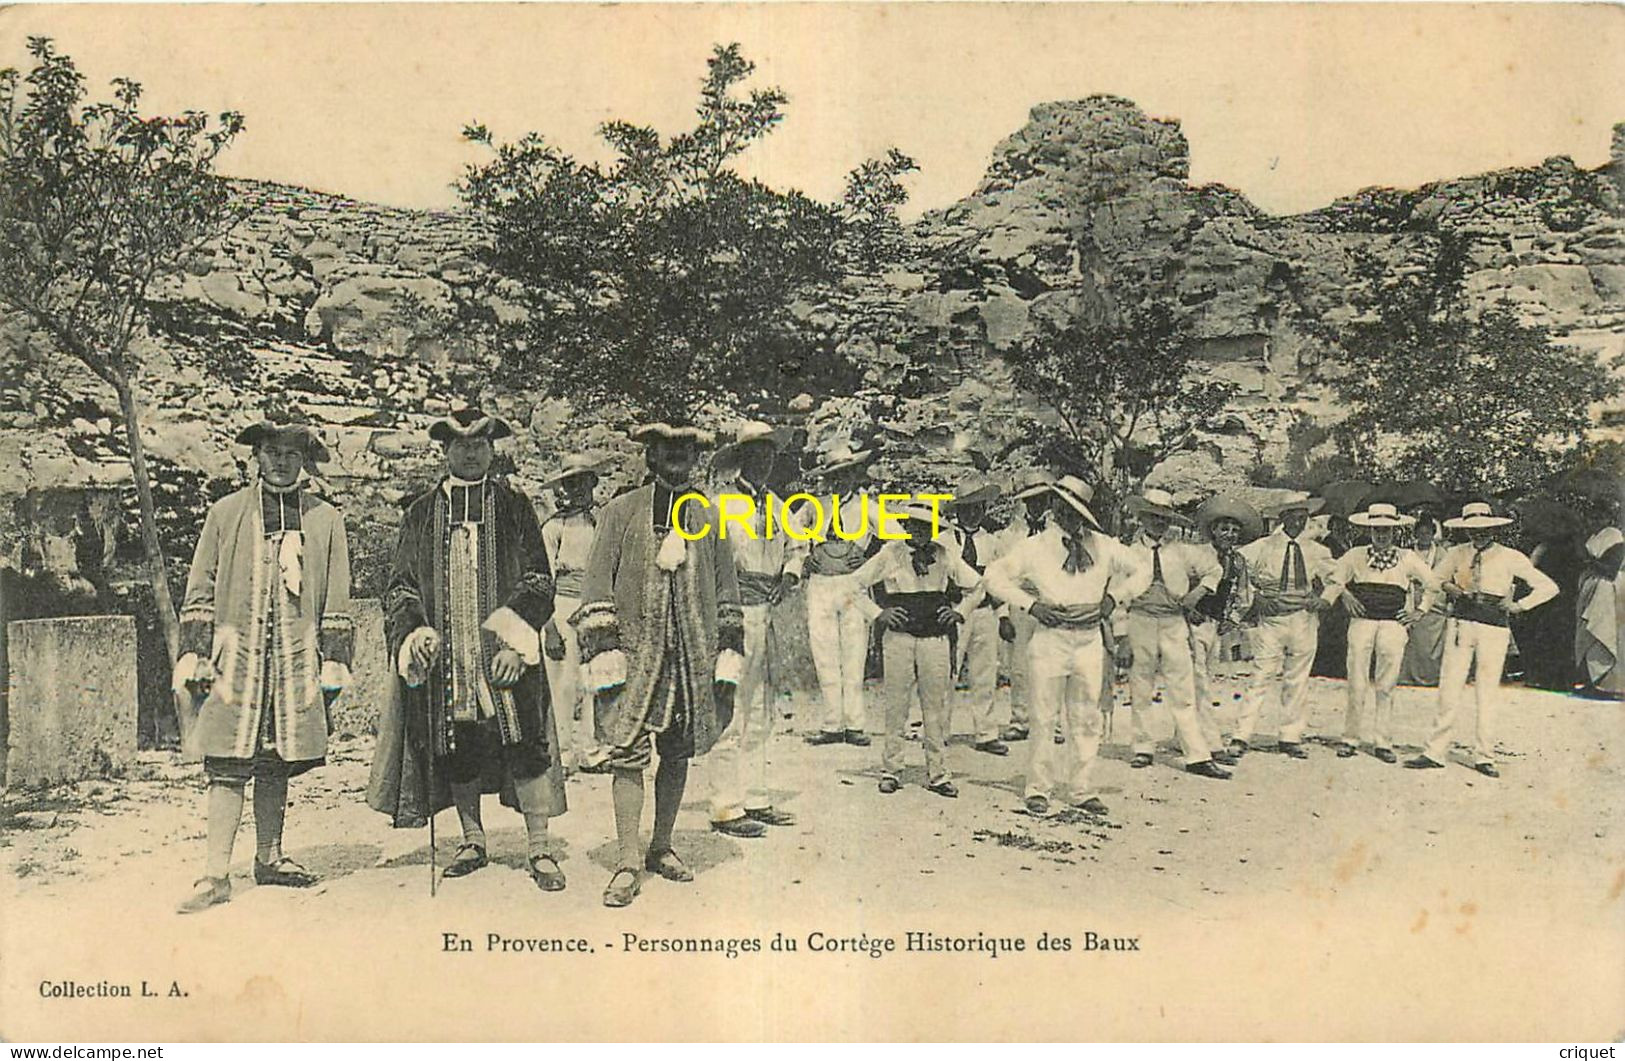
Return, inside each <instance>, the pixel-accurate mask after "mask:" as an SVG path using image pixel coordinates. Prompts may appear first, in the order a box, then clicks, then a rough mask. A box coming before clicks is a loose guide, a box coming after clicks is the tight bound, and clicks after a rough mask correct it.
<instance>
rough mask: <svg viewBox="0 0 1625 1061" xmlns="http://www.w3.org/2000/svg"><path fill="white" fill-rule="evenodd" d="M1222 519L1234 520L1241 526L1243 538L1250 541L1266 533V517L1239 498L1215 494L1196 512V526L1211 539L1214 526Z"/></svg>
mask: <svg viewBox="0 0 1625 1061" xmlns="http://www.w3.org/2000/svg"><path fill="white" fill-rule="evenodd" d="M1221 519H1233V520H1235V521H1236V522H1237V523H1239V524H1241V536H1242V537H1243V538H1246V539H1247V540H1248V541H1251V540H1252V539H1254V538H1256V537H1258V536H1259V535H1260V534H1263V533H1264V517H1263V516H1260V515H1259V514H1258V509H1256V508H1254V507H1253V506H1251V505H1249V504H1248V503H1247V502H1245V501H1243V500H1242V499H1241V498H1239V497H1226V496H1224V495H1223V494H1215V495H1214V496H1212V497H1210V498H1208V499H1207V500H1206V501H1204V502H1202V504H1201V507H1200V508H1198V509H1197V510H1196V525H1197V526H1198V527H1200V528H1201V529H1202V533H1204V534H1207V535H1209V536H1210V537H1211V536H1212V533H1213V531H1212V528H1213V524H1215V523H1217V522H1218V521H1219V520H1221Z"/></svg>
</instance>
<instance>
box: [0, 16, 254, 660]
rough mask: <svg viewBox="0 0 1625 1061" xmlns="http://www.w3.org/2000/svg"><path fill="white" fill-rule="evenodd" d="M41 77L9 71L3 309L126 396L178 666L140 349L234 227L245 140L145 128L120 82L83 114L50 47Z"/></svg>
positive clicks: (231, 129) (193, 116) (149, 539)
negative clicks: (165, 281) (175, 290)
mask: <svg viewBox="0 0 1625 1061" xmlns="http://www.w3.org/2000/svg"><path fill="white" fill-rule="evenodd" d="M28 49H29V54H30V55H32V56H33V59H34V67H33V69H32V70H31V71H30V72H29V73H28V74H27V75H23V74H21V73H20V72H19V71H17V70H15V69H7V70H4V71H0V308H4V309H6V310H9V311H12V312H14V313H17V314H20V315H21V316H22V317H23V318H24V319H26V320H27V322H28V323H29V325H30V326H31V327H32V328H33V329H34V330H35V331H36V332H38V333H40V334H42V335H44V336H45V338H46V340H47V341H48V342H49V344H50V346H51V347H52V348H54V349H55V350H56V351H58V352H60V353H61V354H64V355H67V356H68V357H71V358H73V359H75V360H76V361H78V362H80V363H81V364H83V365H84V366H85V367H86V368H87V369H89V370H90V372H91V373H93V374H94V375H95V376H96V377H97V378H98V379H100V380H102V381H103V382H105V383H106V384H108V385H109V386H110V387H112V389H113V391H114V392H115V393H116V394H117V396H118V402H119V408H120V410H121V411H122V414H123V419H124V431H125V436H126V438H127V440H128V445H129V460H130V470H131V472H132V474H133V476H134V479H135V489H136V495H137V498H138V501H139V505H140V512H141V536H142V541H143V545H144V550H145V553H146V558H147V563H148V567H149V570H150V574H151V577H152V585H153V593H154V597H155V601H156V604H157V608H158V613H159V615H160V617H161V619H162V622H163V624H164V637H165V641H166V642H167V644H168V647H169V651H170V655H171V658H174V656H175V655H176V654H177V653H178V649H179V643H180V635H179V627H178V625H177V622H176V616H175V607H174V602H173V599H172V597H171V595H170V590H169V581H168V577H167V575H166V572H165V566H164V556H163V548H162V545H161V543H160V540H159V534H158V525H157V520H156V517H155V506H154V503H153V495H152V483H151V480H150V477H149V474H148V469H147V460H146V454H145V450H144V449H143V447H142V443H141V431H140V423H139V419H138V415H137V402H136V393H135V375H136V371H137V369H138V368H139V364H138V357H137V354H136V343H137V340H138V339H139V338H141V337H142V336H143V335H144V334H146V332H147V330H148V328H149V326H150V325H151V323H152V319H151V311H152V303H151V302H150V301H149V299H150V298H151V296H152V295H153V292H154V290H155V284H157V282H158V281H159V280H160V278H162V277H164V276H166V275H167V274H172V273H174V272H176V271H177V270H178V269H179V268H180V267H181V265H182V263H183V262H184V261H185V260H186V259H187V258H188V257H189V256H190V255H191V254H192V253H193V252H194V251H195V250H197V249H198V248H199V247H200V246H201V245H202V244H203V243H205V242H206V241H208V240H209V239H211V238H213V237H215V236H217V235H219V234H221V233H222V232H223V231H224V230H225V229H226V228H228V227H229V224H230V219H231V209H230V207H229V205H228V189H227V187H226V185H225V184H224V182H222V181H221V180H220V179H219V178H217V177H216V176H215V174H214V163H215V160H216V159H217V158H218V156H219V155H220V153H221V152H222V151H223V150H225V148H226V147H227V145H229V144H230V143H231V141H232V140H233V139H234V138H235V137H236V136H237V134H238V133H239V132H240V131H241V130H242V127H243V120H242V116H241V115H239V114H236V113H234V112H227V113H224V114H221V115H219V117H218V120H216V121H211V120H210V119H209V117H208V116H206V115H204V114H201V113H199V112H196V111H187V112H185V113H183V114H181V115H180V116H179V117H172V118H170V117H143V116H142V115H141V114H140V112H139V110H138V107H139V104H140V101H141V86H140V85H138V84H137V83H135V82H134V81H130V80H127V79H124V78H119V79H117V80H115V81H114V82H113V100H112V101H111V102H90V103H86V102H85V86H84V77H83V76H82V75H81V74H80V73H79V71H78V69H77V68H76V67H75V66H74V64H73V61H72V59H70V58H69V57H68V56H65V55H59V54H58V53H57V52H56V50H55V48H54V46H53V45H52V43H51V41H50V40H49V39H48V38H44V37H33V38H30V39H29V42H28Z"/></svg>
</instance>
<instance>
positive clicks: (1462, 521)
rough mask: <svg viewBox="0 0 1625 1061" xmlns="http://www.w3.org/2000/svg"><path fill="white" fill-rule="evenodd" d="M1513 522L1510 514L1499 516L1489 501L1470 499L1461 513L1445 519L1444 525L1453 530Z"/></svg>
mask: <svg viewBox="0 0 1625 1061" xmlns="http://www.w3.org/2000/svg"><path fill="white" fill-rule="evenodd" d="M1511 522H1512V517H1510V516H1497V515H1496V514H1495V510H1494V509H1492V508H1490V506H1489V503H1488V502H1486V501H1470V502H1468V503H1467V504H1465V505H1463V506H1462V507H1461V515H1459V516H1457V517H1455V518H1454V519H1447V520H1445V521H1444V525H1445V526H1446V527H1448V528H1450V529H1451V530H1489V529H1491V528H1492V527H1505V526H1507V525H1508V524H1510V523H1511Z"/></svg>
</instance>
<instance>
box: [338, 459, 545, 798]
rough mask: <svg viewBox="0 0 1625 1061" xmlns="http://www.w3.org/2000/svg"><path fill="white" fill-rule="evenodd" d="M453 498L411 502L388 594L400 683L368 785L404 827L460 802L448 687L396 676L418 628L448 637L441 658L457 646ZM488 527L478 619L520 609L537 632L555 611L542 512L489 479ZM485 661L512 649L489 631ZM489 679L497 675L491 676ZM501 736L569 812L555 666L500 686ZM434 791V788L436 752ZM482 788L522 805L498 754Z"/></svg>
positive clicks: (388, 634) (381, 728)
mask: <svg viewBox="0 0 1625 1061" xmlns="http://www.w3.org/2000/svg"><path fill="white" fill-rule="evenodd" d="M448 509H449V502H448V500H447V498H446V494H445V492H444V491H443V490H442V489H441V487H440V486H439V485H436V486H435V487H434V488H433V489H431V490H429V491H427V492H426V493H424V494H422V495H420V496H419V497H417V498H415V499H413V500H412V502H411V503H410V504H409V505H408V506H407V508H406V513H405V516H404V517H403V519H402V521H401V536H400V542H399V544H398V545H397V547H396V550H395V565H394V570H393V573H392V575H391V578H390V583H389V588H388V590H387V591H386V592H385V594H384V638H385V642H386V644H387V646H388V649H389V656H388V658H389V664H390V669H391V671H392V672H395V680H394V682H393V685H392V692H391V695H390V698H389V701H388V703H386V704H385V707H384V711H383V713H382V715H381V716H380V718H379V721H378V746H377V750H376V752H375V754H374V758H373V764H372V775H371V777H370V778H369V780H368V784H367V804H368V806H370V807H372V808H373V809H374V810H377V811H380V812H382V813H384V814H387V815H389V816H390V819H391V821H392V823H393V824H394V825H395V826H397V827H416V826H422V825H425V824H427V823H428V817H429V815H430V814H431V813H434V812H437V811H441V810H444V809H445V808H447V807H449V806H451V788H450V785H449V783H448V782H447V779H446V776H445V771H444V770H443V769H439V768H438V767H439V763H440V760H441V759H443V758H444V756H445V755H446V754H447V753H448V752H450V751H451V750H452V749H453V747H454V746H455V741H456V732H455V729H454V727H453V725H452V719H451V712H450V708H449V705H448V703H447V700H448V696H449V689H448V685H449V683H448V682H447V681H445V680H444V679H443V678H442V677H439V676H436V675H432V676H431V677H430V679H429V680H428V681H426V682H425V683H424V684H423V685H421V686H417V687H412V686H408V685H407V684H406V681H405V679H403V678H401V677H400V675H399V673H398V671H396V663H397V661H398V660H399V658H400V651H401V645H402V643H403V642H404V641H405V640H406V638H407V636H408V635H410V634H411V633H412V632H413V631H414V630H416V629H418V628H419V627H421V626H431V627H434V628H435V629H437V630H439V631H440V634H441V642H442V645H443V646H444V647H443V648H442V650H441V658H442V659H444V658H445V657H446V654H447V653H449V651H450V649H451V642H450V630H449V624H450V616H449V613H448V610H447V608H446V605H445V599H446V596H447V592H448V590H447V587H448V579H447V568H448V563H447V555H448V552H449V549H450V541H451V523H450V519H449V517H448ZM484 516H485V518H484V521H483V522H482V523H481V525H480V538H479V542H480V544H479V571H480V580H479V581H480V585H479V604H478V611H479V621H480V622H482V623H483V622H484V620H485V618H486V617H488V616H489V615H490V614H491V613H492V612H494V611H496V610H497V609H499V608H503V607H506V608H510V609H512V610H513V611H514V612H515V613H516V614H517V615H518V616H519V618H521V619H523V620H524V621H525V623H527V624H529V626H530V627H531V628H532V629H533V630H537V631H540V630H541V629H542V628H543V627H544V626H545V625H546V624H547V621H548V620H549V619H550V618H552V615H553V575H552V571H551V569H550V568H549V566H548V562H547V550H546V548H544V546H543V544H542V530H541V524H540V523H539V522H538V521H537V519H536V510H535V509H534V508H533V507H532V506H531V503H530V500H529V499H528V498H527V497H525V495H524V494H522V493H520V492H519V491H517V490H515V489H514V488H513V487H511V486H509V485H507V483H505V482H502V481H500V480H495V479H487V480H486V482H485V510H484ZM480 636H481V639H482V642H483V644H482V651H481V658H482V659H483V661H484V663H485V665H486V667H487V668H489V666H490V662H491V659H492V658H493V657H494V656H495V655H496V653H497V652H498V651H499V650H500V649H501V648H502V647H503V646H502V643H501V642H500V641H499V640H498V639H497V637H496V635H495V634H493V633H491V632H489V631H486V630H483V629H482V630H481V632H480ZM486 677H487V680H489V677H490V674H489V669H487V673H486ZM492 692H493V693H494V694H496V696H497V698H498V700H499V701H500V703H499V710H498V712H497V715H498V718H497V722H498V727H499V731H500V734H501V740H502V743H503V744H504V745H507V746H508V748H509V749H510V750H511V752H512V753H513V754H514V755H515V757H516V758H518V759H520V760H524V761H531V762H535V763H537V764H538V765H543V768H544V770H545V772H546V775H547V777H548V781H549V786H548V787H549V790H550V793H551V795H552V799H551V801H550V802H551V804H552V805H551V806H550V807H549V808H548V813H549V814H550V815H555V816H556V815H558V814H562V813H564V810H565V807H566V803H565V797H564V771H563V768H562V766H561V765H560V762H559V742H558V736H557V730H556V726H555V722H554V718H553V710H552V704H551V699H550V697H551V694H550V692H549V689H548V685H547V673H546V669H545V668H543V667H541V666H533V667H526V668H525V671H524V673H523V674H522V675H521V677H520V679H519V681H518V683H517V684H516V685H514V686H513V687H512V688H511V689H507V690H500V691H499V690H496V689H495V688H493V690H492ZM431 753H432V755H433V756H434V760H435V765H436V767H437V769H436V770H435V771H434V785H433V789H434V791H433V792H432V793H431V792H430V786H429V775H430V770H429V767H430V765H431V764H430V755H431ZM481 789H482V791H485V792H499V793H501V796H502V802H503V803H505V804H507V805H508V806H511V807H517V806H518V800H517V799H516V797H515V795H514V792H513V785H512V778H510V777H508V776H507V773H506V771H504V770H503V768H502V762H501V761H500V760H498V759H497V758H496V757H489V761H486V762H484V763H482V769H481Z"/></svg>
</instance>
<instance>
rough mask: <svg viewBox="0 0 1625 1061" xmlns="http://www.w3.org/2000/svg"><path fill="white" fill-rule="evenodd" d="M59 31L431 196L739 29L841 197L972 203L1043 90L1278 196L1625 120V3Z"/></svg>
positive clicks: (1578, 142)
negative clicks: (898, 169) (864, 174)
mask: <svg viewBox="0 0 1625 1061" xmlns="http://www.w3.org/2000/svg"><path fill="white" fill-rule="evenodd" d="M35 34H43V35H47V36H51V37H53V38H55V40H56V42H57V45H58V48H59V50H60V51H63V52H65V53H67V54H69V55H71V56H72V57H73V58H74V59H75V61H76V62H77V63H78V64H79V66H80V69H81V70H82V71H84V72H85V73H86V75H87V76H88V78H89V80H90V83H91V85H92V86H93V88H95V89H97V90H100V89H101V88H103V87H104V86H105V85H106V83H107V82H108V81H109V80H110V79H112V78H113V77H115V76H121V75H122V76H129V77H132V78H134V79H135V80H137V81H140V82H141V83H142V84H143V85H144V86H145V88H146V93H147V94H146V97H145V99H146V106H147V108H148V109H149V111H150V112H152V113H173V112H176V111H179V110H183V109H187V108H196V109H201V110H206V111H220V110H226V109H235V110H239V111H242V112H243V113H244V114H245V115H246V117H247V129H246V131H245V132H244V134H243V136H242V137H241V138H240V140H239V141H238V142H237V143H236V144H234V145H233V147H232V148H231V150H230V152H229V153H228V154H227V155H226V156H225V158H224V160H223V163H222V167H221V168H222V169H223V171H225V172H227V173H229V174H231V175H233V176H244V177H256V178H262V179H267V180H276V181H283V182H287V183H292V184H300V185H304V186H307V187H312V188H316V189H320V190H323V191H329V192H335V193H339V194H343V195H347V196H351V197H354V198H357V199H365V200H371V201H376V202H382V203H388V204H392V205H397V206H408V207H424V208H445V207H450V206H453V205H455V203H456V195H455V192H454V191H453V188H452V184H453V182H454V181H455V180H456V178H457V176H458V174H459V173H460V172H461V171H462V168H463V167H464V166H465V165H466V164H468V163H470V162H477V161H479V160H480V159H481V158H482V157H483V155H482V152H481V149H479V148H477V147H475V146H474V145H470V144H466V143H464V142H462V140H461V137H460V131H461V129H462V127H463V126H464V125H465V124H466V123H468V122H470V121H481V122H484V123H485V124H486V125H488V126H489V127H490V128H491V129H492V131H493V132H494V133H496V134H497V136H498V137H499V138H502V139H513V138H517V137H519V136H520V135H522V134H523V133H525V132H528V131H536V132H539V133H542V134H543V135H544V136H546V137H547V138H548V139H550V140H551V141H552V142H553V143H555V144H557V145H558V146H560V147H562V148H563V149H565V150H566V151H569V152H571V153H572V154H575V155H577V156H580V157H585V158H603V157H605V155H604V151H603V148H602V145H601V142H600V141H599V140H598V138H597V135H596V128H597V126H598V125H599V123H601V122H603V121H606V120H609V119H612V118H618V119H625V120H629V121H632V122H635V123H638V124H648V125H652V126H654V127H655V128H657V129H659V130H661V131H662V132H663V133H666V134H670V133H673V132H677V131H679V130H681V129H683V128H685V127H686V126H687V125H688V123H689V122H690V120H691V117H692V112H693V107H694V103H695V100H696V98H697V88H698V84H699V81H700V78H701V77H702V76H703V74H704V71H705V60H706V58H707V56H708V55H709V54H710V50H711V48H712V46H713V45H714V44H716V43H722V42H729V41H737V42H739V43H740V44H741V45H742V47H743V50H744V54H745V55H746V57H747V58H750V59H752V60H754V61H755V62H756V63H757V72H756V74H755V76H754V78H753V79H752V81H751V82H749V84H750V85H751V86H762V87H766V86H778V87H780V88H782V89H783V90H784V91H786V92H787V93H788V94H789V97H790V103H789V106H788V108H787V117H786V119H785V121H784V123H783V124H782V125H781V126H780V127H779V128H778V129H777V130H776V131H775V132H774V133H773V134H772V135H771V136H770V137H769V138H768V139H767V140H766V141H764V142H763V143H761V144H759V145H757V146H756V147H754V148H753V149H752V150H751V152H750V153H749V154H748V155H747V156H746V157H745V159H744V162H743V164H742V166H741V168H742V169H743V170H744V171H745V172H747V173H748V174H749V175H752V176H758V177H761V178H762V179H764V180H766V181H768V182H769V183H771V184H773V185H775V186H778V187H798V188H801V189H802V190H804V191H806V192H808V193H809V194H812V195H814V196H817V197H819V198H824V199H831V198H834V197H836V196H838V195H839V193H840V190H841V187H842V183H843V179H844V176H845V174H846V173H847V172H848V171H849V170H851V169H852V168H853V167H855V166H856V165H858V164H859V163H860V162H862V161H863V160H864V159H865V158H868V157H872V156H875V155H879V154H881V153H883V152H884V151H885V150H886V149H887V148H888V147H891V146H896V147H898V148H901V149H902V150H903V151H905V152H907V153H908V154H909V155H911V156H913V157H914V158H915V159H916V160H917V161H918V162H919V163H920V165H921V172H920V173H918V174H916V175H914V176H913V177H911V178H910V179H909V181H908V186H909V189H910V192H911V196H912V199H911V204H910V208H909V210H908V211H907V212H908V213H911V214H912V213H918V212H919V211H920V210H923V209H930V208H935V207H940V206H945V205H947V204H949V203H952V202H953V201H954V200H956V199H958V198H960V197H962V196H964V195H966V194H968V193H969V192H970V191H971V190H972V189H973V188H974V187H975V185H976V183H977V181H978V179H979V178H980V176H981V174H982V172H983V171H984V169H985V168H986V166H987V163H988V161H989V159H990V157H991V155H992V152H993V149H994V147H995V146H996V145H997V144H998V142H999V141H1000V140H1002V139H1003V138H1004V137H1006V136H1008V135H1009V134H1011V133H1013V132H1015V131H1016V130H1017V129H1019V128H1020V127H1021V126H1022V125H1023V124H1024V123H1025V121H1026V119H1027V113H1028V110H1029V109H1030V108H1031V107H1032V106H1033V105H1034V104H1036V103H1039V102H1042V101H1046V100H1056V99H1076V98H1081V97H1083V96H1087V95H1091V94H1095V93H1110V94H1114V95H1119V96H1126V97H1128V98H1129V99H1132V100H1134V101H1135V102H1137V103H1138V104H1139V105H1140V106H1141V107H1142V108H1143V109H1144V110H1145V111H1146V112H1147V113H1149V114H1150V115H1152V116H1154V117H1161V118H1174V119H1177V120H1179V121H1180V122H1181V124H1182V126H1183V129H1184V132H1185V135H1186V137H1187V139H1188V140H1189V142H1190V149H1191V180H1192V181H1193V182H1195V183H1206V182H1220V183H1224V184H1227V185H1230V186H1231V187H1233V188H1236V189H1239V190H1240V191H1241V192H1243V193H1244V194H1246V195H1247V196H1248V197H1249V198H1250V199H1252V200H1253V201H1254V202H1255V203H1257V204H1258V205H1259V206H1261V207H1263V208H1264V209H1266V210H1269V211H1271V212H1275V213H1291V212H1297V211H1302V210H1308V209H1313V208H1315V207H1318V206H1323V205H1325V204H1326V203H1328V202H1330V201H1331V200H1333V199H1334V198H1336V197H1338V196H1340V195H1346V194H1348V193H1351V192H1354V191H1357V190H1359V189H1360V188H1363V187H1368V186H1372V185H1391V186H1396V187H1414V186H1416V185H1418V184H1421V183H1424V182H1426V181H1429V180H1437V179H1443V178H1449V177H1456V176H1462V175H1465V174H1469V173H1477V172H1483V171H1485V170H1490V169H1496V168H1500V167H1504V166H1512V165H1530V164H1536V163H1539V162H1540V161H1541V160H1542V159H1544V158H1547V157H1549V156H1552V155H1569V156H1572V157H1573V158H1574V159H1575V161H1577V162H1578V163H1579V164H1580V165H1582V166H1586V167H1594V166H1598V165H1601V164H1603V163H1604V162H1606V161H1607V159H1608V151H1609V142H1610V131H1611V128H1612V126H1613V125H1614V123H1615V122H1620V121H1625V7H1621V6H1617V5H1614V6H1608V5H1596V4H1565V5H1546V4H1507V5H1487V6H1455V5H1446V4H1425V5H1409V4H1380V5H1336V6H1332V5H1297V4H1266V5H1256V6H1231V5H1220V4H1200V5H1183V4H1166V5H1164V4H1153V5H1116V4H1050V5H1028V4H991V3H989V4H954V3H914V4H840V3H825V4H796V3H779V4H717V5H712V4H676V5H666V4H627V5H589V4H564V3H540V4H531V5H498V4H451V5H441V4H408V5H363V4H333V5H327V4H267V5H259V6H237V5H227V4H208V5H198V6H186V7H181V6H148V5H116V6H101V5H19V6H11V7H5V8H0V66H8V65H9V66H24V67H26V65H27V61H28V57H27V55H26V52H25V51H24V47H23V42H24V40H25V38H26V37H27V36H30V35H35Z"/></svg>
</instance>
